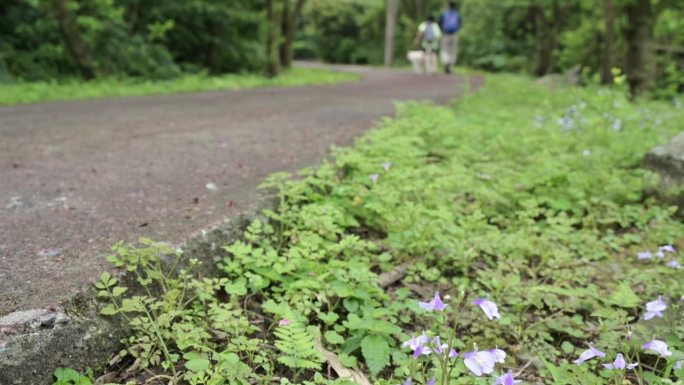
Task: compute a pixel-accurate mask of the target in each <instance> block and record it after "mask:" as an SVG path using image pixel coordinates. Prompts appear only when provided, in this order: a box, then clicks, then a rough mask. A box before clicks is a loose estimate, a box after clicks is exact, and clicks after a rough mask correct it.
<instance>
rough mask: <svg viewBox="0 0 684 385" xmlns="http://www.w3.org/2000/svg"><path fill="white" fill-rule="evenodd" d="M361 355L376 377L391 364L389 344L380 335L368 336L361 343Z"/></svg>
mask: <svg viewBox="0 0 684 385" xmlns="http://www.w3.org/2000/svg"><path fill="white" fill-rule="evenodd" d="M361 354H363V359H364V360H365V361H366V365H368V369H370V371H371V373H372V374H373V375H374V376H375V375H377V374H378V373H380V371H381V370H382V369H384V368H385V367H386V366H387V365H389V363H390V347H389V344H387V340H385V338H383V337H381V336H378V335H368V336H366V337H365V338H364V339H363V340H362V341H361Z"/></svg>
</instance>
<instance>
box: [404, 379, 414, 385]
mask: <svg viewBox="0 0 684 385" xmlns="http://www.w3.org/2000/svg"><path fill="white" fill-rule="evenodd" d="M404 385H413V380H412V379H410V378H407V379H406V381H404Z"/></svg>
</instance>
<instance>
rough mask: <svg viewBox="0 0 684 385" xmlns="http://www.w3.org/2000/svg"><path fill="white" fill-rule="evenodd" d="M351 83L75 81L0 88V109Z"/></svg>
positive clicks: (296, 75) (298, 73) (299, 77)
mask: <svg viewBox="0 0 684 385" xmlns="http://www.w3.org/2000/svg"><path fill="white" fill-rule="evenodd" d="M353 80H358V75H356V74H352V73H345V72H335V71H330V70H325V69H315V68H311V69H304V68H292V69H291V70H289V71H286V72H284V73H283V74H282V75H280V76H278V77H276V78H274V79H268V78H266V77H265V76H262V75H258V74H230V75H222V76H207V75H185V76H182V77H179V78H174V79H170V80H137V79H105V80H93V81H89V82H85V81H82V80H76V81H62V82H57V81H55V82H33V83H16V84H0V105H12V104H25V103H37V102H48V101H58V100H74V99H96V98H109V97H118V96H140V95H152V94H173V93H181V92H199V91H220V90H237V89H246V88H257V87H291V86H305V85H314V84H332V83H340V82H345V81H353Z"/></svg>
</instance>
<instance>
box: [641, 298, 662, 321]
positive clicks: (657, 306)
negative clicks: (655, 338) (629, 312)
mask: <svg viewBox="0 0 684 385" xmlns="http://www.w3.org/2000/svg"><path fill="white" fill-rule="evenodd" d="M665 309H667V302H665V301H663V297H662V296H660V297H658V299H656V300H655V301H651V302H648V303H647V304H646V313H645V314H644V320H646V321H648V320H650V319H651V318H653V317H658V318H663V310H665Z"/></svg>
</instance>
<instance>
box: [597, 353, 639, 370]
mask: <svg viewBox="0 0 684 385" xmlns="http://www.w3.org/2000/svg"><path fill="white" fill-rule="evenodd" d="M637 366H639V363H638V362H634V363H631V364H627V362H626V361H625V357H623V356H622V353H618V355H617V357H615V361H613V363H612V364H603V367H604V368H606V369H610V370H615V369H620V370H623V369H625V368H627V369H628V370H632V369H634V368H636V367H637Z"/></svg>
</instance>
